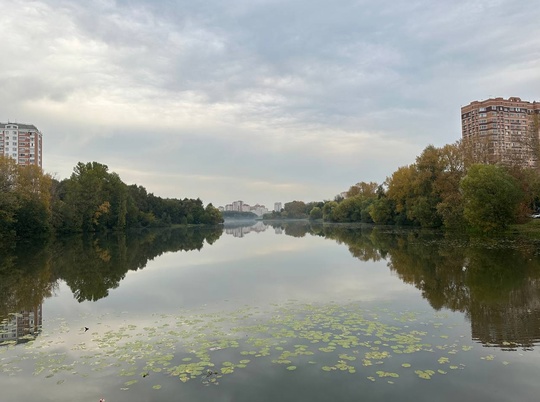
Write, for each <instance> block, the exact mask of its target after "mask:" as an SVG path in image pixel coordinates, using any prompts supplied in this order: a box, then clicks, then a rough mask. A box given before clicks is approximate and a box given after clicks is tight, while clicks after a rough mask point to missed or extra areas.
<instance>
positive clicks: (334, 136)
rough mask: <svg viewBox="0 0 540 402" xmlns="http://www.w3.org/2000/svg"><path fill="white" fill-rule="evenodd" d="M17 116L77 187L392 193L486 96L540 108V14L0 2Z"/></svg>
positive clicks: (9, 96)
mask: <svg viewBox="0 0 540 402" xmlns="http://www.w3.org/2000/svg"><path fill="white" fill-rule="evenodd" d="M0 10H2V11H1V13H0V122H19V123H26V124H34V125H35V126H36V127H38V129H39V130H40V131H41V132H42V133H43V168H44V170H45V171H46V172H48V173H51V174H52V175H53V176H54V177H56V178H57V179H59V180H62V179H65V178H68V177H69V176H70V175H71V173H72V171H73V168H74V166H75V165H76V164H77V163H78V162H92V161H96V162H99V163H103V164H105V165H107V166H108V167H109V170H110V171H111V172H116V173H118V174H119V175H120V177H121V179H122V180H123V181H124V182H125V183H127V184H138V185H142V186H144V187H146V189H147V190H148V192H151V193H154V194H155V195H157V196H161V197H168V198H185V197H187V198H201V200H202V201H203V202H204V203H205V204H207V203H210V202H211V203H212V204H213V205H214V206H220V205H223V206H224V205H225V204H228V203H231V202H232V201H235V200H242V201H244V202H245V203H248V204H251V205H254V204H257V203H259V204H265V205H266V206H267V207H269V208H273V204H274V202H282V203H285V202H289V201H292V200H303V201H306V202H307V201H321V200H329V199H333V198H334V196H335V195H337V194H338V193H340V192H342V191H346V190H347V189H348V188H349V187H350V186H351V185H353V184H355V183H357V182H360V181H366V182H367V181H375V182H377V183H382V182H384V180H385V179H386V178H387V177H388V176H391V175H392V173H393V172H394V171H396V170H397V169H398V168H399V167H400V166H404V165H408V164H411V163H414V161H415V158H416V157H417V156H418V155H419V154H420V153H421V152H422V150H423V149H424V148H425V147H426V146H428V145H430V144H431V145H435V146H437V147H439V146H443V145H445V144H450V143H454V142H455V141H457V140H458V139H459V138H460V136H461V120H460V108H461V106H464V105H466V104H468V103H470V102H471V101H473V100H483V99H487V98H490V97H499V96H501V97H504V98H508V97H510V96H517V97H520V98H521V99H523V100H528V101H533V100H537V101H538V100H540V40H538V38H540V22H539V21H540V4H539V3H537V2H535V1H533V2H530V3H529V2H525V3H524V2H518V1H510V0H507V1H504V0H489V1H484V0H476V1H470V0H452V1H439V0H407V1H402V0H378V1H365V0H356V1H353V0H337V1H322V0H287V1H284V0H227V1H223V0H221V1H216V0H204V1H196V0H130V1H128V0H116V1H115V0H95V1H94V0H85V1H74V0H41V1H33V0H0Z"/></svg>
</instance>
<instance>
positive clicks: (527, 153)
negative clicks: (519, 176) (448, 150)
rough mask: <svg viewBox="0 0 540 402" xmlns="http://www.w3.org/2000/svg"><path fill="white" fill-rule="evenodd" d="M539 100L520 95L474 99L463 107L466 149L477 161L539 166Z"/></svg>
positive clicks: (462, 121) (462, 117) (462, 119)
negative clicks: (518, 96)
mask: <svg viewBox="0 0 540 402" xmlns="http://www.w3.org/2000/svg"><path fill="white" fill-rule="evenodd" d="M539 119H540V103H539V102H528V101H522V100H521V99H520V98H516V97H512V98H509V99H503V98H494V99H487V100H485V101H474V102H471V103H470V104H469V105H467V106H464V107H462V108H461V128H462V138H463V143H464V145H465V146H466V147H467V148H466V149H468V150H470V151H471V155H472V156H473V157H474V159H475V160H476V161H478V162H484V163H495V162H502V163H512V164H520V165H523V166H531V167H532V166H537V165H538V158H539V156H540V131H539V127H540V124H539Z"/></svg>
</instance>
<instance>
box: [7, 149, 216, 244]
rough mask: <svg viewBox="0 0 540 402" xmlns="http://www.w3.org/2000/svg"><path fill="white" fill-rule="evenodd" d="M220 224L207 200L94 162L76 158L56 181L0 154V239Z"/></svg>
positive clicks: (40, 171)
mask: <svg viewBox="0 0 540 402" xmlns="http://www.w3.org/2000/svg"><path fill="white" fill-rule="evenodd" d="M221 223H223V217H222V216H221V213H220V211H219V210H218V209H217V208H215V207H214V206H213V205H212V204H208V205H206V207H205V206H204V205H203V202H202V201H201V200H200V199H199V198H197V199H188V198H184V199H182V200H180V199H175V198H161V197H159V196H155V195H154V194H153V193H149V192H147V190H146V189H145V188H144V187H143V186H139V185H136V184H132V185H127V184H125V183H124V182H123V181H122V180H121V179H120V177H119V176H118V174H116V173H114V172H112V173H111V172H109V169H108V167H107V166H106V165H104V164H101V163H98V162H89V163H81V162H79V163H78V164H77V165H76V166H75V168H74V169H73V173H72V175H71V176H70V178H68V179H64V180H61V181H58V180H56V179H54V178H53V177H52V176H51V175H50V174H48V173H44V172H43V171H42V169H41V168H39V167H38V166H34V165H30V166H21V165H17V164H16V162H15V161H14V160H13V159H12V158H8V157H3V156H0V238H14V239H26V238H39V237H48V236H50V235H52V234H60V235H61V234H72V233H100V232H123V231H127V230H130V229H141V228H153V227H170V226H172V225H184V226H185V225H216V224H221Z"/></svg>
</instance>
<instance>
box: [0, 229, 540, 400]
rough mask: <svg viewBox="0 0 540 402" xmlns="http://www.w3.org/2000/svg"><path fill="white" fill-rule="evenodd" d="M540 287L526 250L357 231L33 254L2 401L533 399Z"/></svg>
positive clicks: (509, 243) (19, 273)
mask: <svg viewBox="0 0 540 402" xmlns="http://www.w3.org/2000/svg"><path fill="white" fill-rule="evenodd" d="M539 278H540V257H539V256H538V244H537V243H535V242H533V241H530V240H524V239H520V238H518V237H511V238H505V239H480V240H479V239H468V238H465V237H462V236H455V237H454V236H444V235H442V234H439V233H434V232H419V231H412V230H395V229H390V228H389V229H380V228H377V229H372V228H369V227H362V226H358V227H349V226H322V225H309V224H305V223H304V224H275V226H271V225H265V224H263V223H258V224H256V225H251V224H250V225H248V226H242V225H236V226H232V225H231V226H229V225H227V226H226V227H225V229H222V228H217V229H208V228H206V229H202V228H196V229H180V230H172V231H157V232H146V233H143V234H141V235H137V236H134V235H130V236H127V237H126V236H110V237H108V238H97V239H96V238H80V237H75V238H70V239H63V240H61V241H57V242H54V243H52V244H48V245H41V246H38V245H34V246H31V247H30V246H29V245H22V246H19V247H18V248H16V249H13V250H9V251H4V252H3V254H2V255H1V259H0V319H2V320H3V321H2V323H3V324H2V326H1V327H0V328H1V336H2V340H3V345H2V346H1V347H0V372H1V373H2V375H1V376H0V389H1V390H2V391H1V398H0V400H2V401H4V400H5V401H18V402H19V401H20V402H26V401H36V400H39V401H95V402H97V401H99V399H100V398H104V399H105V400H106V401H108V402H115V401H173V400H185V401H199V400H201V401H203V400H204V401H207V400H215V401H253V400H257V401H277V400H279V401H289V400H290V401H293V400H294V401H298V400H309V401H328V400H343V401H349V400H351V401H352V400H354V401H358V400H366V401H389V400H401V401H408V400H410V401H424V400H425V401H428V400H430V401H431V400H442V401H454V400H456V399H458V400H459V399H462V400H475V401H508V400H520V401H528V400H531V401H532V400H537V397H536V390H537V386H536V383H537V374H536V373H537V372H538V369H539V366H540V356H539V355H538V340H539V339H540V319H539V318H540V303H539V301H540V284H539ZM86 328H88V329H86Z"/></svg>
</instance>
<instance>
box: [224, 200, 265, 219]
mask: <svg viewBox="0 0 540 402" xmlns="http://www.w3.org/2000/svg"><path fill="white" fill-rule="evenodd" d="M218 209H219V210H220V211H222V212H223V211H236V212H253V213H254V214H255V215H257V216H263V215H264V214H266V213H268V209H267V208H266V207H265V206H264V205H259V204H256V205H254V206H251V205H249V204H246V203H244V201H241V200H238V201H234V202H233V203H232V204H227V205H225V207H219V208H218Z"/></svg>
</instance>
